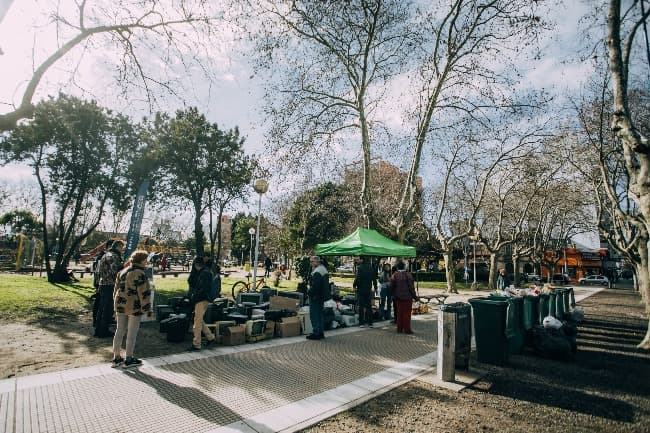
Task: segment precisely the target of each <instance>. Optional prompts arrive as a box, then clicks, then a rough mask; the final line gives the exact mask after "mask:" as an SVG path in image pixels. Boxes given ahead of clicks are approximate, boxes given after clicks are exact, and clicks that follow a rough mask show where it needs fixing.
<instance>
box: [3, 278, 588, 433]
mask: <svg viewBox="0 0 650 433" xmlns="http://www.w3.org/2000/svg"><path fill="white" fill-rule="evenodd" d="M596 291H598V289H591V288H585V289H582V288H577V289H576V298H577V300H580V299H583V298H584V297H586V296H589V295H590V294H592V293H595V292H596ZM459 300H460V299H459ZM413 328H414V331H415V335H404V334H397V333H396V332H395V328H394V327H393V326H390V325H389V324H388V323H387V322H382V323H380V324H376V325H375V328H373V329H359V328H357V327H353V328H347V329H339V330H334V331H331V332H328V333H327V338H326V339H325V340H321V341H308V340H305V338H304V336H301V337H293V338H283V339H273V340H267V341H262V342H258V343H254V344H246V345H243V346H235V347H218V348H215V349H212V350H204V351H201V352H196V353H185V354H177V355H171V356H167V357H161V358H152V359H147V360H145V361H144V365H143V366H142V367H140V368H138V369H132V370H121V369H112V368H110V366H108V365H97V366H92V367H87V368H77V369H71V370H65V371H60V372H55V373H47V374H41V375H34V376H27V377H20V378H14V379H8V380H2V381H0V432H16V433H22V432H102V433H103V432H156V433H159V432H160V433H162V432H184V431H187V432H244V433H245V432H275V431H287V432H289V431H296V430H300V429H301V428H305V427H307V426H309V425H311V424H313V423H315V422H317V421H319V420H321V419H324V418H327V417H329V416H331V415H333V414H335V413H337V412H340V411H343V410H346V409H348V408H350V407H353V406H355V405H357V404H359V403H362V402H364V401H366V400H368V399H371V398H373V397H375V396H376V395H378V394H381V393H384V392H386V391H388V390H390V389H392V388H394V387H396V386H399V385H401V384H403V383H405V382H407V381H409V380H412V379H413V378H415V377H417V376H419V375H421V374H423V373H426V372H428V371H431V370H433V369H435V361H436V352H435V349H436V341H435V340H436V335H435V333H436V315H435V314H429V315H423V316H416V317H414V321H413Z"/></svg>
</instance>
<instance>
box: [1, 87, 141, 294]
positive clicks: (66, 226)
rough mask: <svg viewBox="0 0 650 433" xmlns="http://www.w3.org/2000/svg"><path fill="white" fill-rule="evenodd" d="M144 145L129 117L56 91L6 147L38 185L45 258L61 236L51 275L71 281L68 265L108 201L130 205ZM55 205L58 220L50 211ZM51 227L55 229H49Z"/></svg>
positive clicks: (8, 158) (6, 158) (6, 156)
mask: <svg viewBox="0 0 650 433" xmlns="http://www.w3.org/2000/svg"><path fill="white" fill-rule="evenodd" d="M138 148H139V139H138V134H137V131H136V129H135V127H134V126H133V125H131V123H130V122H129V120H128V118H126V117H124V116H120V115H113V114H112V113H111V112H110V111H108V110H106V109H104V108H102V107H100V106H98V105H97V103H96V102H94V101H90V102H89V101H84V100H81V99H78V98H76V97H72V96H66V95H59V97H58V98H56V99H55V98H50V99H48V100H46V101H44V102H41V103H40V104H38V105H37V106H36V108H35V113H34V119H33V120H32V121H31V122H28V123H25V124H22V125H19V126H18V127H16V128H15V129H14V130H13V131H12V132H11V134H10V135H9V136H7V137H5V138H4V139H3V141H2V146H1V152H0V153H1V157H2V160H3V162H5V163H7V162H21V163H25V164H28V165H29V166H30V167H31V168H32V169H33V171H34V175H35V176H36V177H37V180H38V182H39V186H40V193H41V203H40V204H41V208H42V216H41V219H42V223H43V224H45V225H46V227H48V229H47V233H45V234H44V236H43V242H44V246H45V254H46V257H51V256H52V253H53V252H54V251H53V245H52V242H51V239H58V241H57V245H56V247H57V254H56V257H54V260H55V264H54V268H53V269H52V268H51V266H50V262H49V260H46V266H47V271H48V278H49V279H50V281H53V282H60V281H67V279H68V278H67V272H66V268H67V264H68V262H69V260H70V258H71V256H72V254H73V253H74V252H75V251H77V250H78V249H79V247H80V245H81V243H82V242H83V240H84V239H85V238H86V237H87V236H88V235H89V234H90V233H91V232H92V231H93V230H94V228H95V227H96V226H97V224H98V223H99V221H100V220H101V217H102V215H103V212H104V209H105V207H106V206H107V205H108V204H112V205H113V206H114V207H115V208H116V209H124V208H126V207H127V205H128V203H129V201H130V197H129V190H130V189H131V188H130V186H131V185H132V181H131V180H130V179H128V177H127V174H128V173H129V172H130V168H129V167H130V165H131V164H132V163H133V159H132V158H130V157H129V156H130V155H137V154H138ZM52 205H53V206H54V208H55V212H56V214H55V220H54V221H52V222H51V223H50V222H48V221H47V219H46V218H47V217H48V216H49V215H51V214H52V213H53V212H52V211H51V210H50V206H52ZM50 227H51V228H50Z"/></svg>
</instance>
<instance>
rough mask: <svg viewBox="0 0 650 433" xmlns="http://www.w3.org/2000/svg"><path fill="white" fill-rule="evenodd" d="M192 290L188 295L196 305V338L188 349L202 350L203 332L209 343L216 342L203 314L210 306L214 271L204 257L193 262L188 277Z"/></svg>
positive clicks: (194, 329)
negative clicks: (209, 298)
mask: <svg viewBox="0 0 650 433" xmlns="http://www.w3.org/2000/svg"><path fill="white" fill-rule="evenodd" d="M188 283H189V286H190V290H189V293H188V297H189V298H190V302H192V304H193V305H194V326H193V328H192V329H193V331H194V338H193V339H192V346H190V348H189V349H188V351H190V352H192V351H196V350H201V333H203V334H205V338H206V339H207V340H208V342H207V344H208V345H210V344H212V343H213V342H214V340H215V336H214V334H213V333H212V332H211V331H210V328H208V327H207V326H205V322H204V321H203V316H205V310H207V308H208V304H209V301H208V297H209V294H210V290H211V289H212V272H211V271H210V267H209V266H207V265H206V261H204V260H203V257H197V258H195V259H194V261H193V262H192V272H191V273H190V276H189V278H188Z"/></svg>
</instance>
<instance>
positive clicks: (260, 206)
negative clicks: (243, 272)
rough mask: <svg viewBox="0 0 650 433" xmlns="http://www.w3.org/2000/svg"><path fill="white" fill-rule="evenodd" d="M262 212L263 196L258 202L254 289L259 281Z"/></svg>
mask: <svg viewBox="0 0 650 433" xmlns="http://www.w3.org/2000/svg"><path fill="white" fill-rule="evenodd" d="M261 212H262V194H260V198H259V200H258V201H257V231H256V232H255V262H253V265H254V267H253V287H255V284H256V283H255V282H256V281H257V253H258V249H259V246H260V215H261Z"/></svg>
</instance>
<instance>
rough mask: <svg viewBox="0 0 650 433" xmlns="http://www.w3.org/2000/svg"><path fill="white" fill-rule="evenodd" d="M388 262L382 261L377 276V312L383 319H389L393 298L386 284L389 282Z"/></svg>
mask: <svg viewBox="0 0 650 433" xmlns="http://www.w3.org/2000/svg"><path fill="white" fill-rule="evenodd" d="M391 275H392V274H391V271H390V263H384V265H383V266H382V267H381V275H380V276H379V314H380V315H381V318H382V319H384V320H390V310H391V309H392V304H393V298H392V297H391V296H390V290H389V288H388V285H389V283H390V276H391Z"/></svg>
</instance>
